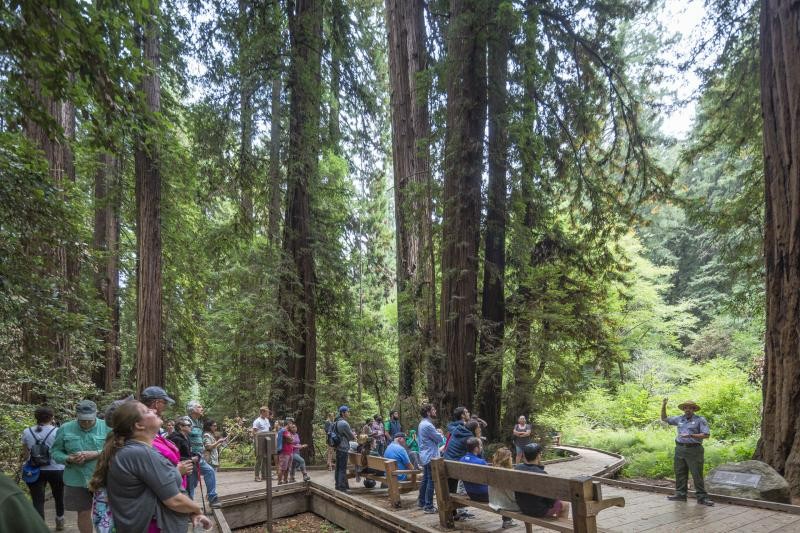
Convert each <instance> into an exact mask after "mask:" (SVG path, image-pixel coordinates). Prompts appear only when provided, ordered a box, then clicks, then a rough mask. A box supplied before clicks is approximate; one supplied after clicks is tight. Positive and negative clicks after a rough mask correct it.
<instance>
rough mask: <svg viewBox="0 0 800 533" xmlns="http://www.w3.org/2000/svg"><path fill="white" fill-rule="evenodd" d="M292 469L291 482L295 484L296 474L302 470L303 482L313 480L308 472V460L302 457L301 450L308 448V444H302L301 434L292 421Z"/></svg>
mask: <svg viewBox="0 0 800 533" xmlns="http://www.w3.org/2000/svg"><path fill="white" fill-rule="evenodd" d="M291 425H292V468H291V476H290V478H289V481H291V482H292V483H294V472H295V470H298V469H299V470H300V472H302V473H303V481H308V480H310V479H311V478H310V477H309V475H308V472H307V471H306V460H305V459H303V456H302V455H300V450H302V449H303V448H308V444H300V432H299V431H297V423H296V422H295V421H294V420H292V422H291Z"/></svg>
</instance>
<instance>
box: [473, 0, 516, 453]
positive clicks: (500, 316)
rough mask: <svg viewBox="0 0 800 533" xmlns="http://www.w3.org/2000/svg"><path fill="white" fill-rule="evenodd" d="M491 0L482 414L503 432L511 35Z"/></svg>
mask: <svg viewBox="0 0 800 533" xmlns="http://www.w3.org/2000/svg"><path fill="white" fill-rule="evenodd" d="M499 9H500V0H493V1H492V4H491V10H492V16H493V20H494V24H493V25H492V29H491V31H490V32H489V38H488V74H489V76H488V83H489V86H488V120H489V190H488V194H487V206H486V233H485V235H486V237H485V244H484V262H483V297H482V299H481V330H480V359H479V361H480V364H479V365H478V413H479V414H480V416H481V418H483V419H484V420H485V421H486V423H487V424H488V427H487V430H486V436H487V437H488V438H490V439H493V440H494V439H498V438H499V437H500V429H501V424H500V404H501V400H502V391H503V337H504V335H505V319H506V317H505V314H506V302H505V269H506V188H507V177H506V175H507V173H508V102H507V99H508V91H507V89H506V83H507V80H508V54H509V46H510V36H509V33H508V31H509V30H508V27H507V26H506V25H505V20H504V17H502V16H501V13H500V11H499Z"/></svg>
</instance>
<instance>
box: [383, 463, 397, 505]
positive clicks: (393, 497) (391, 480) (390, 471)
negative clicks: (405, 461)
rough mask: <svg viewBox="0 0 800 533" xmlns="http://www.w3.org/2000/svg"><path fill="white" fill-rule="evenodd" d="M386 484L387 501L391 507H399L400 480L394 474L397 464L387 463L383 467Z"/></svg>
mask: <svg viewBox="0 0 800 533" xmlns="http://www.w3.org/2000/svg"><path fill="white" fill-rule="evenodd" d="M385 469H386V470H385V472H386V483H387V484H388V485H389V501H390V502H392V507H395V508H397V507H400V480H399V479H398V478H397V477H396V474H395V473H394V471H395V470H397V463H393V462H391V461H390V462H387V463H386V467H385Z"/></svg>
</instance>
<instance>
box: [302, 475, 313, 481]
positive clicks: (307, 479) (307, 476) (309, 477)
mask: <svg viewBox="0 0 800 533" xmlns="http://www.w3.org/2000/svg"><path fill="white" fill-rule="evenodd" d="M303 481H311V476H309V475H308V474H303Z"/></svg>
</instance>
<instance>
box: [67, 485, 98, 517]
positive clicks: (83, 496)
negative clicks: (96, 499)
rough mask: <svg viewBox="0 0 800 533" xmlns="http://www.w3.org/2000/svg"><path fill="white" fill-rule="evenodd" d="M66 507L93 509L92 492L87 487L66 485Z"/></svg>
mask: <svg viewBox="0 0 800 533" xmlns="http://www.w3.org/2000/svg"><path fill="white" fill-rule="evenodd" d="M64 509H66V510H67V511H78V512H81V511H91V510H92V493H91V492H89V489H87V488H85V487H70V486H69V485H64Z"/></svg>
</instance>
